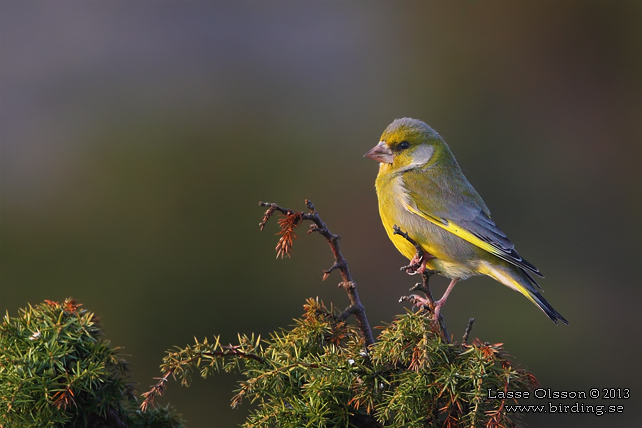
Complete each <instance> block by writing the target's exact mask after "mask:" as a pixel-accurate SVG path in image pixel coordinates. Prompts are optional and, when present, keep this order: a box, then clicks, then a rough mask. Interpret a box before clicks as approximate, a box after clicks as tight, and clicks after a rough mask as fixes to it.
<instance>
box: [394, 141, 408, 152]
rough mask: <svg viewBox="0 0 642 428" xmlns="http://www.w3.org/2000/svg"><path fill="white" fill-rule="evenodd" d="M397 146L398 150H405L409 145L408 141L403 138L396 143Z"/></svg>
mask: <svg viewBox="0 0 642 428" xmlns="http://www.w3.org/2000/svg"><path fill="white" fill-rule="evenodd" d="M397 147H398V149H399V150H406V149H407V148H408V147H410V143H409V142H407V141H405V140H404V141H402V142H400V143H399V144H397Z"/></svg>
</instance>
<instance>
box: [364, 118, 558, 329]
mask: <svg viewBox="0 0 642 428" xmlns="http://www.w3.org/2000/svg"><path fill="white" fill-rule="evenodd" d="M365 156H366V157H369V158H371V159H373V160H376V161H378V162H380V164H379V174H378V175H377V180H376V182H375V187H376V190H377V197H378V200H379V213H380V215H381V220H382V222H383V225H384V227H385V229H386V232H387V233H388V236H389V237H390V240H392V242H393V243H394V245H395V247H397V249H398V250H399V251H400V252H401V253H402V254H403V255H404V256H406V257H407V258H408V259H410V260H411V266H413V265H414V269H415V272H414V273H422V272H423V271H424V270H425V269H430V270H432V271H437V272H439V273H440V274H441V275H444V276H446V277H447V278H449V279H451V282H450V284H449V285H448V288H447V289H446V292H445V293H444V295H443V297H442V298H441V299H440V300H439V301H437V302H435V315H437V316H438V314H439V310H440V309H441V307H442V306H443V304H444V303H445V301H446V299H447V298H448V295H449V294H450V292H451V291H452V289H453V287H454V286H455V284H456V283H457V282H458V281H460V280H463V279H467V278H469V277H471V276H475V275H487V276H490V277H491V278H493V279H495V280H496V281H498V282H500V283H502V284H504V285H506V286H507V287H510V288H512V289H513V290H516V291H519V292H520V293H522V294H523V295H524V296H526V298H528V299H529V300H530V301H531V302H533V303H535V304H536V305H537V306H538V307H539V308H540V309H541V310H542V311H544V313H545V314H546V315H548V317H549V318H550V319H551V320H553V322H555V323H557V320H561V321H562V322H564V323H565V324H568V321H566V320H565V319H564V317H563V316H562V315H560V314H559V313H558V312H557V311H556V310H555V309H553V307H552V306H551V305H550V304H549V303H548V302H547V301H546V300H545V299H544V297H542V295H541V294H540V293H539V292H538V290H537V289H538V288H540V289H541V287H540V286H539V285H538V284H537V282H535V280H534V279H533V276H532V275H533V274H535V275H538V276H541V277H543V276H542V274H541V272H540V271H539V270H538V269H537V268H536V267H535V266H533V265H532V264H530V263H529V262H527V261H526V260H525V259H524V258H522V257H521V256H520V255H519V254H518V253H517V251H515V246H514V245H513V243H512V242H511V241H509V240H508V238H507V236H506V234H505V233H504V232H502V231H501V230H500V229H499V227H497V225H496V224H495V222H493V220H492V219H491V217H490V211H489V210H488V207H486V204H485V203H484V201H483V200H482V198H481V196H479V194H478V193H477V191H476V190H475V189H474V188H473V186H472V185H471V184H470V183H469V182H468V180H467V179H466V177H465V176H464V174H463V173H462V171H461V169H460V168H459V165H458V164H457V161H456V160H455V157H454V156H453V154H452V153H451V151H450V149H449V147H448V145H447V144H446V142H445V141H444V140H443V139H442V138H441V136H440V135H439V134H438V133H437V132H435V131H434V130H433V129H432V128H431V127H430V126H428V125H427V124H425V123H424V122H422V121H420V120H416V119H410V118H403V119H396V120H395V121H394V122H392V123H391V124H390V125H389V126H388V127H387V128H386V130H385V131H384V132H383V135H382V136H381V140H380V141H379V144H377V145H376V146H375V147H373V148H372V149H371V150H370V151H369V152H368V153H366V154H365ZM395 225H397V226H398V227H399V228H400V229H401V230H402V231H403V232H405V233H407V234H408V236H409V237H411V238H412V239H413V240H415V241H416V242H417V244H419V245H420V246H421V248H422V249H423V250H424V252H425V254H424V256H423V257H422V258H421V260H417V258H416V256H415V255H416V254H417V251H416V249H415V247H414V245H413V244H412V243H410V242H409V241H408V240H407V239H405V238H404V237H402V236H400V235H398V234H395V233H394V226H395ZM420 300H423V301H424V303H425V299H420Z"/></svg>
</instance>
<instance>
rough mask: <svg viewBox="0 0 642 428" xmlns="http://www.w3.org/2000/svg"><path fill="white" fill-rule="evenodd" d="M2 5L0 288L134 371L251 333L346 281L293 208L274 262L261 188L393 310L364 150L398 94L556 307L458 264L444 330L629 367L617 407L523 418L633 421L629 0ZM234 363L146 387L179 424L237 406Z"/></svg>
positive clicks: (640, 76) (232, 417) (394, 276)
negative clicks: (339, 253)
mask: <svg viewBox="0 0 642 428" xmlns="http://www.w3.org/2000/svg"><path fill="white" fill-rule="evenodd" d="M0 12H1V14H0V48H1V51H0V54H1V63H0V85H1V100H0V101H1V105H0V121H1V123H0V125H1V127H0V132H1V134H0V136H1V141H2V157H1V161H2V165H1V173H2V176H1V178H2V181H1V192H2V201H1V202H2V205H1V209H2V210H1V231H0V232H1V235H0V244H1V245H0V255H1V263H2V269H1V272H2V273H1V275H2V276H1V284H0V304H1V305H0V310H2V311H4V310H8V311H9V313H10V314H16V313H17V309H18V308H20V307H24V306H26V305H27V303H28V302H29V303H38V302H41V301H42V300H43V299H53V300H61V299H64V298H65V297H67V296H73V297H75V298H77V299H79V300H80V301H81V302H82V303H84V305H85V307H86V308H88V309H90V310H92V311H95V312H96V313H98V314H99V315H100V316H101V317H102V319H103V321H104V328H105V332H106V337H107V338H108V339H109V340H110V341H111V342H112V344H114V345H118V346H123V347H124V348H125V351H124V352H125V353H126V354H127V355H128V356H127V359H128V360H129V361H131V362H132V365H131V369H132V376H133V380H134V381H136V382H138V383H139V385H140V390H141V391H142V390H145V389H146V388H147V387H148V385H150V384H152V383H153V382H154V381H153V379H152V378H153V377H155V376H158V375H159V374H160V373H159V370H158V366H159V364H160V362H161V359H162V357H163V355H164V352H165V351H166V350H167V349H169V348H171V347H172V346H174V345H179V346H181V345H185V344H187V343H190V342H192V341H193V337H194V336H196V337H198V338H203V337H205V336H208V337H211V336H212V335H214V334H220V335H221V336H222V340H223V341H226V342H233V341H235V339H236V333H237V332H242V333H251V332H256V333H261V334H263V335H265V334H267V333H268V332H270V331H274V330H275V329H278V328H281V327H287V326H288V325H290V324H291V320H292V318H294V317H298V316H299V315H300V314H301V313H302V304H303V303H304V301H305V298H307V297H309V296H320V297H321V298H322V299H323V300H324V301H325V302H326V303H330V302H333V303H334V304H335V305H336V306H339V307H343V306H345V305H346V304H347V299H346V297H345V294H344V292H343V291H342V290H339V289H337V287H336V284H337V282H338V281H339V277H338V276H332V277H331V278H330V279H329V280H327V281H326V282H325V283H322V282H321V275H322V270H323V269H327V268H328V267H330V265H331V264H332V259H331V254H330V252H329V250H328V248H327V245H326V243H325V242H324V241H323V240H322V239H321V238H320V237H317V236H311V237H310V236H307V235H305V231H304V230H303V229H302V230H301V233H300V234H299V235H300V239H298V240H297V241H296V242H295V246H294V252H293V257H292V258H291V259H285V260H275V253H274V246H275V244H276V240H277V237H276V236H274V233H276V231H277V228H276V222H272V223H270V224H268V226H267V228H266V231H264V232H259V230H258V227H257V225H258V222H259V220H260V218H261V215H262V209H260V208H259V207H258V206H257V202H258V201H259V200H263V201H266V200H267V201H270V202H278V203H280V204H282V205H284V206H287V207H291V208H293V209H303V208H304V205H303V201H304V199H305V198H309V199H311V200H312V201H313V202H314V203H315V204H316V206H317V208H318V210H319V212H320V213H321V215H322V218H323V219H324V220H325V221H326V222H327V224H328V225H329V227H330V229H331V230H332V231H333V232H335V233H339V234H341V236H342V237H343V240H342V241H341V242H342V248H343V251H344V255H345V256H346V258H347V259H348V261H349V262H350V267H351V270H352V273H353V276H354V278H355V280H356V281H357V283H358V285H359V289H360V294H361V298H362V301H363V303H364V304H365V305H366V307H367V311H368V315H369V318H370V320H371V323H372V324H373V325H381V324H383V323H386V322H390V321H391V320H392V317H393V316H394V315H395V314H399V313H403V311H404V305H401V304H399V303H397V299H398V298H399V296H401V295H403V294H406V293H407V289H408V288H409V287H410V286H412V285H413V284H414V281H415V278H413V277H408V276H406V275H405V274H402V273H400V272H399V267H400V266H402V265H403V264H404V263H405V262H406V260H404V259H403V257H402V256H401V255H400V254H398V253H397V251H396V250H395V249H394V247H393V246H392V244H391V243H390V242H389V240H388V238H387V237H386V236H385V232H384V230H383V227H382V226H381V224H380V220H379V215H378V212H377V202H376V195H375V192H374V179H375V176H376V173H377V165H376V164H375V163H374V162H372V161H371V160H369V159H364V158H362V155H363V154H364V153H365V152H366V151H367V150H368V149H370V148H371V147H372V146H373V145H374V144H376V143H377V141H378V139H379V136H380V135H381V132H382V131H383V129H384V128H385V127H386V126H387V125H388V123H390V122H391V121H392V120H393V119H395V118H398V117H403V116H410V117H416V118H419V119H422V120H424V121H426V122H427V123H429V124H430V125H431V126H433V127H434V128H435V129H436V130H437V131H438V132H439V133H441V134H442V136H444V138H445V139H446V141H447V142H448V143H449V144H450V146H451V148H452V150H453V152H454V153H455V155H456V156H457V158H458V160H459V163H460V164H461V166H462V168H463V170H464V172H465V173H466V175H467V177H468V179H469V180H470V181H471V182H472V183H473V184H474V186H475V187H476V189H477V190H478V191H479V192H480V194H481V195H482V196H483V197H484V199H485V200H486V202H487V204H488V205H489V207H490V208H491V211H492V213H493V218H494V219H495V221H496V222H497V223H498V224H499V225H500V227H502V229H504V231H505V232H507V234H508V235H509V236H510V237H511V239H512V240H513V241H514V242H515V243H516V245H517V248H518V250H519V251H520V253H522V254H523V255H524V256H525V257H526V258H527V259H528V260H530V261H531V262H533V263H534V264H535V265H536V266H538V267H539V268H540V269H541V270H542V271H543V272H544V273H545V274H546V279H545V280H543V281H541V284H542V286H543V287H544V289H545V290H546V294H545V296H546V298H547V299H548V300H549V301H550V302H551V303H552V304H553V305H554V307H555V308H556V309H557V310H558V311H559V312H560V313H562V314H563V315H564V316H565V317H566V318H567V319H568V320H569V321H570V323H571V325H570V326H568V327H567V326H563V325H561V326H555V325H553V324H552V323H551V322H550V321H549V320H548V319H547V318H546V316H544V314H543V313H542V312H540V311H539V310H538V309H537V308H536V307H535V306H533V305H532V304H531V303H530V302H528V300H527V299H525V298H524V297H522V296H520V295H518V294H517V293H515V292H513V291H511V290H509V289H507V288H506V287H503V286H501V285H499V284H497V283H495V282H493V281H492V280H490V279H486V278H474V279H471V280H469V281H466V282H464V283H461V284H460V285H458V286H457V287H456V288H455V290H454V292H453V294H452V295H451V297H450V298H449V300H448V304H447V305H446V306H445V308H444V311H443V313H444V315H445V316H446V320H447V323H448V327H449V329H450V331H451V332H452V333H453V334H455V335H456V336H458V337H459V336H460V335H461V334H463V331H464V329H465V327H466V323H467V320H468V318H469V317H475V318H476V319H477V321H476V324H475V326H474V329H473V336H476V337H479V338H480V339H481V340H482V341H489V342H493V343H495V342H503V343H504V344H505V347H506V349H507V350H508V351H509V352H510V353H511V354H512V355H513V356H514V357H515V359H516V360H517V361H519V362H520V363H521V364H522V365H523V366H524V367H526V368H528V369H529V370H531V371H533V372H534V373H535V374H536V375H537V377H538V379H539V380H540V382H541V383H542V385H543V386H545V387H550V388H552V389H555V390H585V391H587V390H588V389H589V388H603V387H613V388H630V389H631V390H632V396H633V397H632V398H631V399H629V400H622V401H620V402H612V403H607V404H621V405H624V413H623V414H620V415H604V416H601V417H597V416H594V415H590V414H584V415H577V414H566V415H559V414H557V415H551V414H548V415H536V416H534V415H526V416H525V417H524V419H523V420H524V421H525V422H527V423H529V425H530V426H547V427H575V426H577V427H579V426H582V427H598V426H599V427H607V426H608V427H626V426H629V427H633V426H640V425H637V424H638V423H639V422H640V418H641V415H642V413H641V408H642V406H641V400H640V394H641V393H642V387H641V385H642V379H641V377H642V376H641V371H640V361H641V360H642V358H641V337H640V336H641V335H640V327H641V325H642V322H641V321H642V320H641V316H640V313H641V309H642V308H641V301H642V299H641V287H640V278H641V277H642V269H641V262H640V258H641V256H642V246H641V244H640V242H641V240H642V227H641V226H640V220H641V218H642V203H641V202H642V197H641V196H642V193H641V190H642V189H641V187H642V184H641V183H642V174H641V166H640V165H641V161H642V150H641V148H642V144H641V143H642V126H641V119H642V73H641V72H642V49H641V48H642V31H641V29H642V26H641V25H640V23H641V22H642V20H641V18H642V3H640V2H639V1H631V2H625V1H619V2H601V1H565V2H535V1H522V2H504V1H494V2H448V3H447V2H402V3H393V2H290V1H288V2H286V1H283V2H233V3H232V2H230V3H227V2H197V1H192V2H169V1H166V2H106V1H104V2H71V1H66V2H53V1H50V2H17V1H16V2H12V1H6V0H5V1H2V2H1V3H0ZM434 283H435V284H436V285H435V288H436V291H435V293H436V294H439V293H441V292H442V291H443V289H444V287H445V285H446V281H445V280H444V279H438V280H436V281H435V282H434ZM406 306H407V305H406ZM235 379H236V378H235V376H233V375H220V376H218V377H215V378H213V379H208V380H201V379H197V380H196V381H195V382H194V385H193V386H192V387H191V388H189V389H185V388H181V387H180V386H178V384H176V383H171V384H170V386H169V389H168V392H167V394H166V396H165V397H164V398H163V399H161V400H160V402H161V403H167V402H170V403H171V404H172V405H174V406H175V407H176V409H177V410H178V411H179V412H180V413H182V414H183V416H184V417H185V418H186V419H187V420H188V422H189V426H190V427H231V426H235V425H236V424H238V423H240V422H241V421H243V419H244V415H245V412H246V411H247V408H248V406H249V404H244V406H243V408H241V409H240V410H231V409H230V408H229V400H230V398H231V396H232V395H233V394H232V389H233V386H234V381H235ZM534 404H542V403H534ZM544 404H546V402H545V403H544ZM569 404H573V402H570V403H569Z"/></svg>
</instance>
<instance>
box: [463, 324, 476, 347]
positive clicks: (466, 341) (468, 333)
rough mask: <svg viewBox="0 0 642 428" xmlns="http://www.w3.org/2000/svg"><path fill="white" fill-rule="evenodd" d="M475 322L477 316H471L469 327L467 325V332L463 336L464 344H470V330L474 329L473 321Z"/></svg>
mask: <svg viewBox="0 0 642 428" xmlns="http://www.w3.org/2000/svg"><path fill="white" fill-rule="evenodd" d="M474 322H475V318H471V319H469V320H468V327H466V332H465V333H464V337H463V338H462V342H461V343H462V345H464V346H468V336H469V335H470V330H472V329H473V323H474Z"/></svg>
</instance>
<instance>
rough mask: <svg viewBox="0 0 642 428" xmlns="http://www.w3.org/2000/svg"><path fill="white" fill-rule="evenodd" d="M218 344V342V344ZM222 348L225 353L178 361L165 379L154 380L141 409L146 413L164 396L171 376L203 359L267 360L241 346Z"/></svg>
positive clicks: (200, 354)
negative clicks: (232, 357)
mask: <svg viewBox="0 0 642 428" xmlns="http://www.w3.org/2000/svg"><path fill="white" fill-rule="evenodd" d="M217 343H218V342H217ZM221 348H224V349H225V350H224V351H207V352H199V353H197V354H196V355H195V356H193V357H192V358H190V359H188V360H178V361H176V364H175V365H174V366H173V367H171V368H170V369H169V370H167V372H165V374H164V375H163V377H155V378H154V379H158V382H157V383H156V385H154V386H152V389H150V390H149V391H147V392H145V393H143V397H145V400H143V402H142V403H141V405H140V409H141V410H142V411H143V412H144V411H146V410H147V408H148V407H149V406H150V405H153V404H154V398H156V397H157V396H161V395H163V393H164V392H165V388H166V385H167V381H168V379H169V376H170V375H174V373H175V372H176V370H178V369H180V368H183V367H185V366H189V365H190V364H192V363H193V362H194V361H198V360H200V359H201V358H203V357H229V356H234V357H241V358H246V359H248V360H255V361H258V362H259V363H264V362H265V360H264V359H263V358H262V357H259V356H258V355H255V354H248V353H247V352H243V351H241V350H239V346H233V345H228V346H221Z"/></svg>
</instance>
